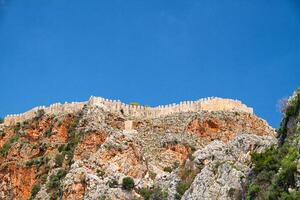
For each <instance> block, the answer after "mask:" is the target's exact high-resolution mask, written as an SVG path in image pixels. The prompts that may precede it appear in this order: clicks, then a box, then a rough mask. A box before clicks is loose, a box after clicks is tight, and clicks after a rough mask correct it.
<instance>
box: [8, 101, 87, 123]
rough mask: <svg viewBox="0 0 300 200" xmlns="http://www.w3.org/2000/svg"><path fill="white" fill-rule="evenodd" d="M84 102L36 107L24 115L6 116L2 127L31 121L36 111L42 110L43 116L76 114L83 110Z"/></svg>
mask: <svg viewBox="0 0 300 200" xmlns="http://www.w3.org/2000/svg"><path fill="white" fill-rule="evenodd" d="M84 104H85V102H72V103H67V102H66V103H65V104H61V103H54V104H52V105H50V106H49V107H45V106H38V107H35V108H33V109H31V110H29V111H27V112H25V113H22V114H13V115H7V116H6V117H5V118H4V125H9V124H13V123H16V122H21V121H25V120H27V119H31V118H33V117H35V116H36V112H37V111H38V110H44V111H45V114H59V113H73V112H77V111H79V110H80V109H82V108H83V106H84Z"/></svg>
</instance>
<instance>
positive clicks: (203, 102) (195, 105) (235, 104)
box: [4, 96, 253, 125]
mask: <svg viewBox="0 0 300 200" xmlns="http://www.w3.org/2000/svg"><path fill="white" fill-rule="evenodd" d="M85 104H88V105H95V106H99V107H102V108H103V109H104V110H106V111H108V112H113V113H120V114H123V115H125V116H127V117H129V118H131V117H132V118H134V117H141V118H156V117H162V116H166V115H170V114H173V113H180V112H199V111H203V110H206V111H237V112H246V113H250V114H253V109H252V108H250V107H247V106H246V105H245V104H243V103H242V102H241V101H238V100H232V99H223V98H218V97H209V98H203V99H200V100H197V101H183V102H180V103H179V104H175V103H174V104H169V105H162V106H157V107H149V106H139V105H129V104H125V103H122V102H121V101H119V100H109V99H104V98H102V97H94V96H92V97H90V99H89V100H88V101H87V102H72V103H65V104H60V103H55V104H52V105H50V106H49V107H45V106H40V107H35V108H33V109H31V110H29V111H27V112H25V113H22V114H17V115H8V116H6V117H5V118H4V124H5V125H9V124H12V123H16V122H21V121H24V120H27V119H30V118H33V117H35V116H36V111H38V110H40V109H43V110H44V111H45V113H46V114H59V113H74V112H78V111H79V110H81V109H82V108H83V106H84V105H85Z"/></svg>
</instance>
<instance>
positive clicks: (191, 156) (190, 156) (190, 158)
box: [188, 152, 195, 161]
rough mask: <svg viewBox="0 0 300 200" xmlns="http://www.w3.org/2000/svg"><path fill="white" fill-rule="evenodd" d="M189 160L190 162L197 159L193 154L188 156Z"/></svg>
mask: <svg viewBox="0 0 300 200" xmlns="http://www.w3.org/2000/svg"><path fill="white" fill-rule="evenodd" d="M188 159H189V160H190V161H193V160H194V159H195V156H193V153H191V152H190V153H189V154H188Z"/></svg>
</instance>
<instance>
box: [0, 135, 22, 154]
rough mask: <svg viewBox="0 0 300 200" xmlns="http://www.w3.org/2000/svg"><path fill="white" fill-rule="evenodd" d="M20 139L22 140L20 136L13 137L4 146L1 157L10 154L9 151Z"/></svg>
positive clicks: (0, 152) (0, 150) (0, 151)
mask: <svg viewBox="0 0 300 200" xmlns="http://www.w3.org/2000/svg"><path fill="white" fill-rule="evenodd" d="M19 139H20V136H18V135H15V136H13V137H11V138H10V139H9V140H8V142H6V143H5V144H4V145H3V146H2V148H1V149H0V156H4V155H6V154H7V153H8V151H9V149H10V147H11V145H12V144H13V143H15V142H17V141H18V140H19Z"/></svg>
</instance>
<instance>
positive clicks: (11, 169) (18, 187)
mask: <svg viewBox="0 0 300 200" xmlns="http://www.w3.org/2000/svg"><path fill="white" fill-rule="evenodd" d="M36 174H37V173H36V170H35V169H34V168H23V167H19V166H16V165H15V164H8V166H7V167H6V168H5V169H2V170H1V171H0V180H1V181H0V182H1V185H2V186H3V188H2V189H4V192H8V193H10V192H13V195H12V196H13V198H14V199H28V198H29V197H30V195H31V189H32V186H33V185H34V184H35V183H36ZM5 188H11V189H12V191H5ZM7 195H8V194H7Z"/></svg>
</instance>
